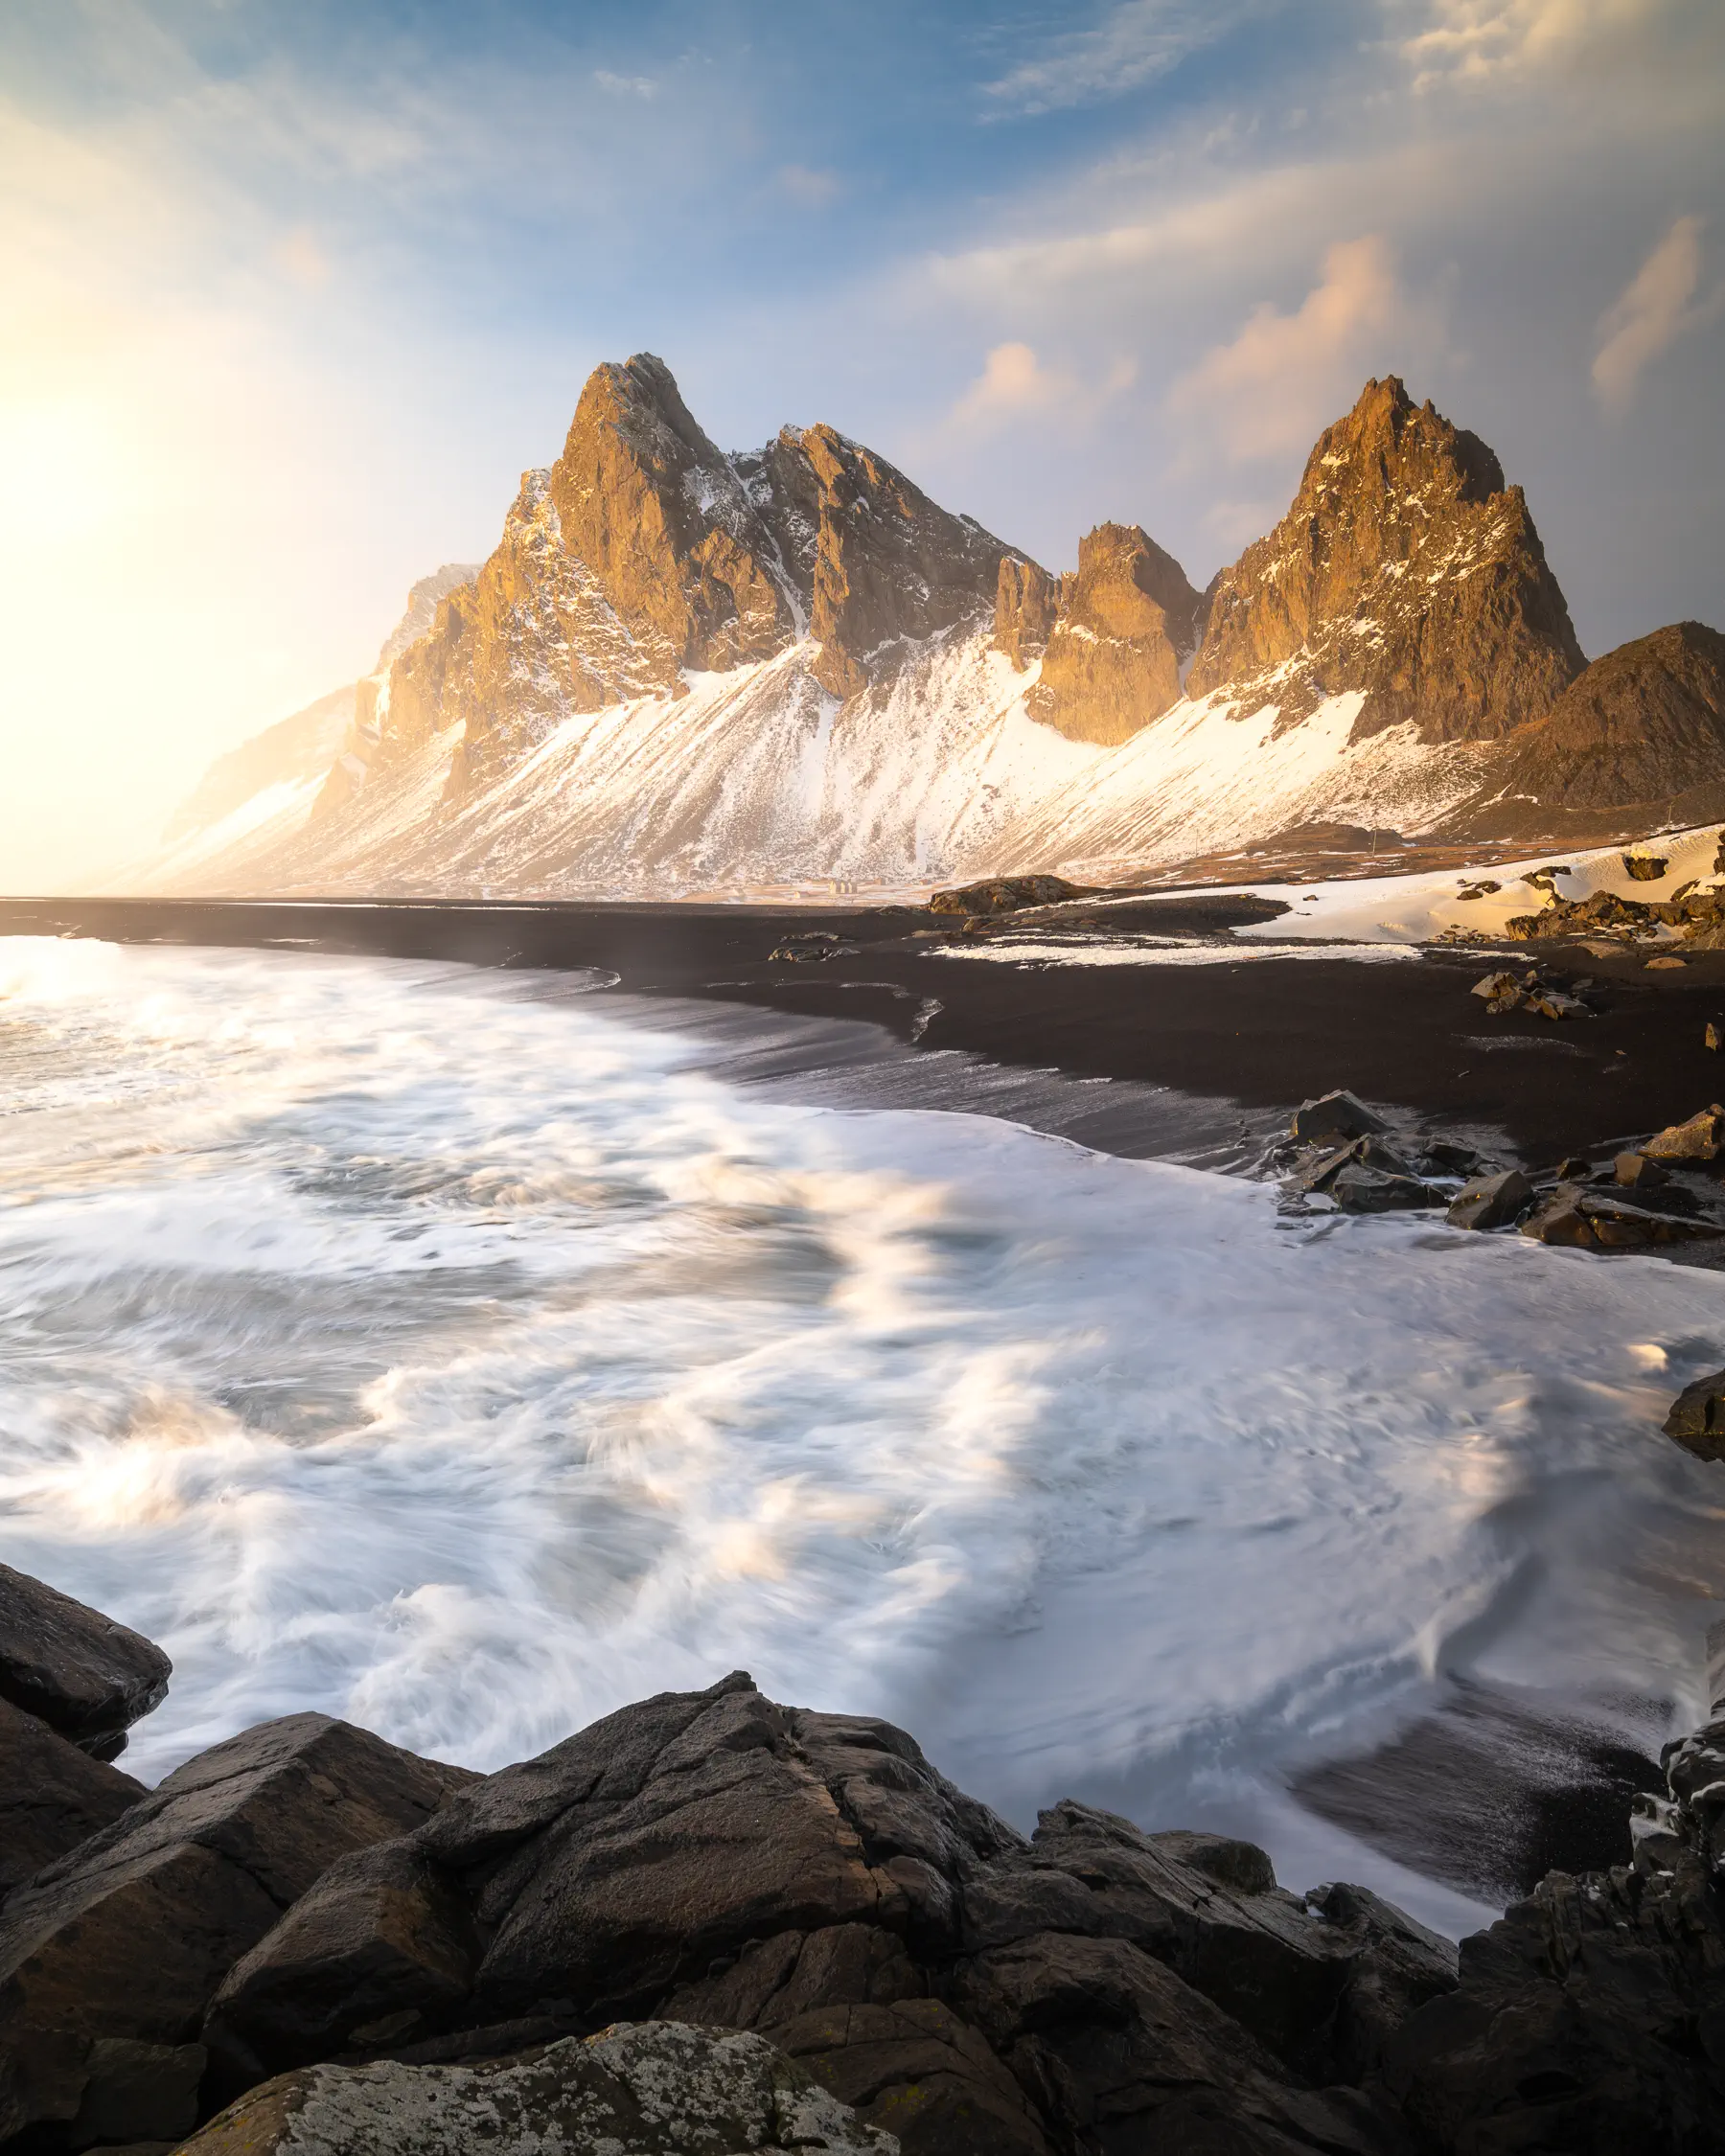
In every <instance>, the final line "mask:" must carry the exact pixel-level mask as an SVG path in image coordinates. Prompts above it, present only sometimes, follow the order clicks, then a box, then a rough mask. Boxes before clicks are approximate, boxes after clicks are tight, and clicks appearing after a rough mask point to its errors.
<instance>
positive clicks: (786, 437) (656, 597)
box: [357, 355, 1005, 800]
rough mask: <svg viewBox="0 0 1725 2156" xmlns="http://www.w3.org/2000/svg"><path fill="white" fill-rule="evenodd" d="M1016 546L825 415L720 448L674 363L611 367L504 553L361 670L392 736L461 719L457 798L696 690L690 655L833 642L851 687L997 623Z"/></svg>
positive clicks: (591, 390)
mask: <svg viewBox="0 0 1725 2156" xmlns="http://www.w3.org/2000/svg"><path fill="white" fill-rule="evenodd" d="M1004 552H1005V549H1004V548H1003V547H1002V546H1001V544H1000V541H999V540H998V539H993V538H992V537H991V536H990V535H989V534H988V533H987V532H985V531H983V530H982V528H981V526H980V525H978V524H977V523H976V522H975V521H974V520H973V519H971V518H969V517H964V516H951V515H949V514H948V513H947V512H946V511H945V510H943V509H941V508H939V507H938V506H937V505H936V504H935V503H934V502H932V501H931V500H930V499H929V497H928V496H927V495H926V494H925V493H922V492H921V490H920V489H919V488H916V487H914V486H912V485H911V483H910V482H909V480H908V479H907V478H906V477H905V475H904V474H903V473H902V472H901V471H898V470H895V469H894V467H893V466H891V465H890V464H888V463H886V461H885V459H884V458H882V457H877V456H875V455H874V454H873V452H872V451H870V450H868V449H864V448H862V447H858V445H856V444H855V443H852V442H848V441H846V440H845V438H844V437H843V436H842V435H840V434H839V433H837V432H835V431H834V429H833V428H831V427H829V426H816V427H810V428H806V429H805V428H798V427H786V428H785V429H784V430H783V431H782V432H781V433H780V434H779V435H778V436H777V437H776V438H775V439H774V440H773V441H771V442H770V443H769V444H768V446H767V447H766V448H765V449H762V450H759V451H756V452H753V453H751V454H747V455H742V456H726V455H725V454H724V452H722V451H721V450H720V449H719V448H718V447H716V446H715V445H714V444H713V443H712V442H711V441H709V440H708V438H707V436H706V435H705V434H704V433H703V432H702V431H701V428H700V426H699V425H698V424H696V422H695V420H694V419H693V418H692V417H691V416H690V413H689V410H688V407H687V406H686V405H685V404H684V402H683V401H682V398H681V396H680V394H679V393H678V387H677V383H676V381H675V380H674V379H673V378H672V376H671V372H670V370H669V368H667V367H666V366H665V364H664V362H663V361H662V360H660V359H655V358H654V357H653V356H651V355H641V356H636V357H635V358H632V359H631V360H629V361H628V362H627V363H626V364H624V365H621V366H614V365H606V366H602V367H599V368H597V369H596V370H595V371H594V373H593V375H592V376H591V377H590V378H589V379H588V381H587V383H586V388H585V389H584V390H583V391H582V394H581V401H580V402H579V404H578V405H577V406H576V411H575V417H574V420H573V422H572V424H570V427H569V432H568V438H567V440H566V441H565V443H564V445H563V454H562V456H561V457H560V458H559V459H558V461H557V463H556V464H555V465H553V466H552V467H551V468H550V470H548V471H537V472H528V473H526V474H524V476H523V478H522V482H521V492H520V494H519V495H518V497H517V500H516V503H515V506H514V507H513V508H512V509H511V511H510V513H509V516H508V519H507V521H506V523H505V525H504V530H503V537H502V539H501V540H500V542H499V544H498V546H497V549H496V551H495V553H494V554H493V555H492V557H491V559H490V560H489V561H488V562H486V563H485V564H484V566H483V568H482V569H481V570H480V571H479V574H478V576H477V578H476V579H475V580H474V582H473V584H472V586H471V588H465V589H461V590H457V591H454V592H451V593H450V594H449V597H448V598H447V599H446V600H445V601H444V603H443V604H442V606H441V607H440V608H439V609H438V612H437V616H436V618H435V620H434V621H433V623H432V625H431V628H430V630H429V631H428V632H427V633H426V635H425V636H423V637H422V638H421V640H420V641H419V642H418V643H417V644H415V645H414V646H413V647H412V648H411V649H410V650H409V651H407V652H405V653H404V654H402V655H401V656H400V657H399V658H398V659H397V660H396V661H395V664H394V665H393V667H392V668H391V669H390V672H389V675H388V678H387V685H386V687H385V686H384V684H383V683H382V681H381V680H380V681H379V682H377V683H376V684H362V686H361V702H362V704H363V706H364V708H363V710H362V712H361V714H360V718H361V721H362V724H361V725H360V726H359V727H358V728H357V733H363V732H364V731H365V730H366V728H367V727H370V728H371V729H372V731H374V732H375V734H376V736H377V740H378V749H379V752H380V753H381V754H383V755H384V756H388V755H389V754H390V753H391V752H392V750H396V749H402V748H409V747H412V746H414V745H418V744H420V743H422V742H424V741H425V740H426V738H427V737H428V736H429V735H431V734H434V733H437V732H441V731H443V730H444V729H446V728H449V727H451V726H454V725H457V724H460V725H461V726H462V727H463V728H464V735H463V740H462V744H461V746H460V748H459V749H458V751H457V752H456V756H455V763H454V767H453V768H452V770H451V774H450V787H449V799H451V800H459V799H460V798H462V797H463V796H464V795H465V794H466V793H467V792H468V791H470V790H471V789H472V787H473V786H475V785H480V784H485V783H489V781H490V780H491V779H492V778H493V777H494V776H495V775H496V774H497V773H498V772H499V771H500V770H501V769H503V768H506V767H507V766H508V765H509V764H510V763H511V762H513V761H514V760H515V759H516V758H517V756H518V755H520V754H521V753H523V752H524V751H526V750H527V749H529V748H531V747H532V746H533V745H535V744H536V743H537V742H538V741H539V740H540V739H542V738H543V737H544V735H545V734H546V733H547V732H548V731H549V730H550V728H551V727H552V726H553V725H555V724H556V723H558V722H559V721H561V720H563V719H565V718H569V717H571V716H579V715H580V714H582V713H587V712H596V711H600V710H602V709H604V708H605V706H606V705H608V704H611V703H617V702H621V701H624V700H629V699H632V698H636V697H640V696H645V695H651V694H655V693H657V694H660V695H664V696H667V697H670V698H678V697H680V696H681V695H682V694H683V693H684V691H685V687H686V684H685V680H684V675H685V672H700V673H707V672H722V671H724V670H725V669H728V668H731V667H736V666H742V665H747V664H748V663H750V662H751V661H754V660H759V659H767V658H770V657H772V656H773V655H774V654H776V653H778V652H781V651H783V650H784V649H785V648H786V647H787V646H788V645H790V644H792V643H793V642H794V641H796V640H797V639H798V638H799V637H801V636H803V635H808V636H811V637H813V638H816V639H817V640H818V643H819V646H820V649H819V652H818V653H817V654H816V657H815V659H814V674H815V677H816V680H817V681H819V683H820V684H821V686H822V687H823V688H825V689H826V690H828V691H829V692H830V693H831V694H832V695H834V696H837V697H839V698H841V699H844V698H850V697H854V696H858V695H860V694H862V693H863V692H864V691H866V690H867V689H869V688H870V687H871V686H872V685H874V684H875V683H877V682H881V681H884V680H886V679H889V678H890V677H891V676H892V675H893V673H894V672H895V671H896V669H897V665H898V663H899V660H900V658H901V657H902V655H903V654H904V651H905V648H906V647H907V646H908V644H910V643H913V642H916V641H919V640H922V639H926V638H927V637H929V636H931V635H934V634H937V633H939V632H941V631H947V630H951V629H954V628H956V627H959V626H961V625H963V626H969V625H972V624H975V623H978V622H980V621H981V620H983V619H985V618H986V613H987V609H988V608H989V606H990V605H991V604H992V602H993V599H994V594H995V585H996V583H997V579H998V576H999V571H1000V561H1001V558H1002V556H1003V554H1004Z"/></svg>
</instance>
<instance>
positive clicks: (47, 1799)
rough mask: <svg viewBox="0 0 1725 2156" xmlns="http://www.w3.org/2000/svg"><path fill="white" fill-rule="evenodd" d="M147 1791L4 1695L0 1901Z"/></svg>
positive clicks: (0, 1760)
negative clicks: (34, 1872) (18, 1706)
mask: <svg viewBox="0 0 1725 2156" xmlns="http://www.w3.org/2000/svg"><path fill="white" fill-rule="evenodd" d="M144 1795H145V1789H144V1784H143V1783H142V1782H141V1781H134V1780H133V1779H132V1778H131V1777H130V1775H124V1774H122V1773H121V1772H120V1770H119V1768H118V1767H110V1766H109V1765H107V1764H106V1762H105V1761H104V1760H101V1759H93V1758H91V1756H90V1755H89V1754H88V1753H87V1752H81V1751H80V1750H79V1748H78V1746H77V1745H75V1744H69V1743H68V1742H67V1741H66V1739H65V1738H64V1737H63V1736H61V1735H60V1734H59V1733H58V1731H55V1730H51V1729H50V1728H49V1727H48V1725H47V1723H46V1722H43V1721H39V1720H38V1719H37V1717H36V1716H35V1715H34V1714H26V1713H24V1712H23V1711H22V1709H19V1708H16V1707H13V1706H12V1703H11V1702H10V1701H9V1700H0V1903H4V1901H5V1899H6V1896H7V1895H8V1894H9V1893H10V1892H12V1888H13V1887H15V1886H17V1885H18V1884H19V1883H20V1881H22V1880H24V1879H28V1878H29V1876H30V1874H31V1873H32V1872H33V1871H37V1870H39V1869H41V1867H42V1866H43V1865H45V1864H49V1863H52V1862H53V1860H54V1859H55V1858H56V1857H58V1856H63V1855H64V1854H65V1853H66V1851H67V1850H68V1849H70V1848H75V1847H76V1846H78V1844H79V1843H80V1842H82V1841H84V1840H86V1839H87V1838H88V1837H89V1836H90V1835H92V1834H94V1833H96V1832H97V1831H98V1830H99V1829H100V1828H102V1827H104V1826H106V1825H108V1824H110V1823H111V1822H113V1821H114V1820H116V1819H118V1818H119V1817H120V1814H121V1813H122V1812H124V1811H127V1810H129V1809H130V1807H131V1806H132V1805H133V1804H135V1803H136V1802H137V1801H138V1800H139V1799H140V1798H141V1797H142V1796H144Z"/></svg>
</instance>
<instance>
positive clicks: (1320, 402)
mask: <svg viewBox="0 0 1725 2156" xmlns="http://www.w3.org/2000/svg"><path fill="white" fill-rule="evenodd" d="M1400 306H1401V295H1400V292H1399V289H1398V287H1397V281H1396V272H1395V258H1394V255H1393V254H1392V252H1391V247H1390V244H1389V242H1388V241H1386V240H1384V239H1383V238H1382V237H1381V236H1379V235H1376V234H1368V235H1367V237H1366V238H1364V239H1362V240H1346V241H1338V242H1337V244H1336V245H1335V246H1333V247H1331V248H1330V250H1329V252H1328V253H1327V254H1326V255H1325V256H1324V258H1323V276H1322V281H1321V282H1320V283H1319V284H1317V285H1315V286H1314V287H1312V289H1311V290H1310V291H1309V292H1308V293H1307V294H1306V296H1305V298H1304V300H1302V301H1301V303H1300V305H1299V307H1298V308H1297V309H1296V310H1294V312H1293V313H1291V314H1279V313H1277V312H1276V309H1275V308H1274V307H1272V306H1271V305H1269V303H1268V302H1265V303H1263V304H1262V305H1260V306H1258V307H1256V308H1254V309H1253V311H1252V313H1251V314H1250V315H1249V316H1248V317H1247V320H1246V324H1245V327H1244V328H1243V329H1242V330H1241V331H1240V333H1239V334H1238V336H1236V337H1235V338H1233V340H1232V341H1231V342H1230V343H1228V344H1221V345H1217V346H1215V347H1214V348H1213V349H1212V350H1211V351H1209V352H1207V353H1206V354H1205V356H1204V357H1203V358H1202V359H1200V360H1199V362H1198V364H1197V365H1196V366H1195V367H1193V368H1192V369H1191V370H1190V372H1189V373H1187V374H1184V375H1183V376H1182V377H1181V378H1179V379H1178V380H1177V381H1176V382H1175V383H1174V385H1173V387H1172V389H1171V390H1170V391H1169V393H1168V408H1169V410H1170V412H1172V413H1173V414H1174V415H1175V416H1176V417H1177V418H1183V419H1194V420H1198V421H1200V422H1202V423H1204V424H1207V425H1208V426H1209V427H1210V428H1211V429H1212V430H1213V431H1214V432H1215V434H1216V435H1217V437H1218V438H1219V439H1220V441H1221V444H1222V446H1223V448H1224V449H1225V451H1226V452H1227V454H1228V455H1229V456H1230V457H1231V458H1233V459H1234V460H1236V461H1241V462H1243V461H1246V460H1249V459H1251V458H1254V457H1266V456H1280V455H1283V454H1285V453H1286V452H1287V451H1289V450H1291V449H1295V448H1299V447H1303V446H1304V445H1305V444H1306V443H1308V442H1309V441H1310V440H1311V439H1312V436H1313V435H1314V434H1315V433H1316V432H1317V430H1318V428H1319V426H1321V425H1322V424H1323V422H1324V421H1325V420H1327V419H1333V418H1334V416H1335V409H1336V406H1337V403H1338V401H1339V400H1340V399H1342V398H1344V397H1351V394H1352V389H1353V387H1354V386H1356V385H1355V383H1354V380H1353V378H1354V376H1356V375H1357V374H1358V373H1359V371H1360V368H1361V367H1362V366H1363V365H1364V364H1365V363H1366V359H1367V356H1368V354H1369V353H1370V351H1371V350H1372V348H1373V346H1374V344H1375V343H1376V342H1377V341H1378V340H1379V339H1381V337H1382V336H1383V333H1384V332H1385V331H1386V330H1388V329H1389V328H1390V327H1391V323H1392V322H1393V321H1394V319H1395V317H1396V315H1397V313H1398V311H1399V310H1400Z"/></svg>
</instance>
